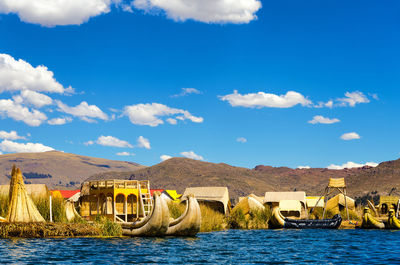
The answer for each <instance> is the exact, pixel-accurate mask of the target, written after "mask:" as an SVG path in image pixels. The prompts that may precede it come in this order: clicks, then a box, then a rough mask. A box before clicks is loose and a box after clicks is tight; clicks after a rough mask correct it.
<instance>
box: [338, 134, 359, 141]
mask: <svg viewBox="0 0 400 265" xmlns="http://www.w3.org/2000/svg"><path fill="white" fill-rule="evenodd" d="M360 138H361V137H360V135H359V134H358V133H356V132H350V133H345V134H343V135H342V136H340V139H342V140H345V141H348V140H355V139H360Z"/></svg>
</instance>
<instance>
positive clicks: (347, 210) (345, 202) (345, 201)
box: [343, 188, 350, 221]
mask: <svg viewBox="0 0 400 265" xmlns="http://www.w3.org/2000/svg"><path fill="white" fill-rule="evenodd" d="M343 191H344V192H343V193H344V205H345V206H346V212H347V221H349V220H350V216H349V209H348V208H347V200H346V197H347V196H346V188H343Z"/></svg>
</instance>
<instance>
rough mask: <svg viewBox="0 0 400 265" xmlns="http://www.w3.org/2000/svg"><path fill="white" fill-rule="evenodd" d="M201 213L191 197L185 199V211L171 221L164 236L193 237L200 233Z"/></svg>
mask: <svg viewBox="0 0 400 265" xmlns="http://www.w3.org/2000/svg"><path fill="white" fill-rule="evenodd" d="M200 225H201V211H200V206H199V203H198V202H197V200H196V198H195V197H194V196H193V195H189V196H188V198H187V199H186V210H185V212H184V213H183V214H182V215H181V216H180V217H179V218H177V219H175V220H173V221H172V222H171V223H170V224H169V226H168V230H167V233H166V235H169V236H195V235H196V234H197V233H198V232H199V231H200Z"/></svg>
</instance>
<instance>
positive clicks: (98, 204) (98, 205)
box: [96, 194, 100, 215]
mask: <svg viewBox="0 0 400 265" xmlns="http://www.w3.org/2000/svg"><path fill="white" fill-rule="evenodd" d="M96 197H97V215H99V207H100V202H99V199H100V196H99V195H98V194H97V195H96Z"/></svg>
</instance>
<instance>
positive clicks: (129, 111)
mask: <svg viewBox="0 0 400 265" xmlns="http://www.w3.org/2000/svg"><path fill="white" fill-rule="evenodd" d="M123 115H125V116H128V117H129V120H130V121H131V122H132V123H133V124H137V125H148V126H152V127H155V126H158V125H160V124H163V123H164V121H163V120H162V119H161V117H163V116H172V115H178V116H174V117H175V121H176V119H178V120H186V119H188V120H191V121H192V122H197V123H201V122H203V118H201V117H195V116H193V115H192V114H190V112H188V111H187V110H182V109H176V108H170V107H168V106H166V105H163V104H159V103H151V104H150V103H147V104H137V105H131V106H126V107H125V109H124V113H123ZM169 123H171V120H169ZM171 124H174V123H171Z"/></svg>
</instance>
